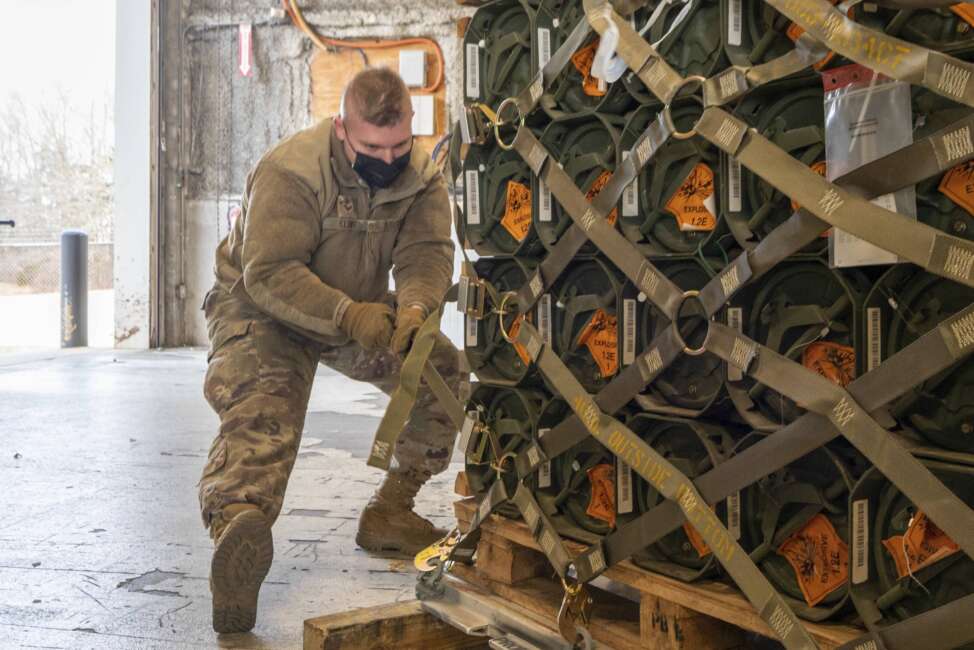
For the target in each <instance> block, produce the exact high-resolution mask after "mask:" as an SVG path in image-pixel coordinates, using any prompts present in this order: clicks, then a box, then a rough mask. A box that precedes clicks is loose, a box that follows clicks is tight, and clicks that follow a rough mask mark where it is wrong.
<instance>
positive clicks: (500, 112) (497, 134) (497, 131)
mask: <svg viewBox="0 0 974 650" xmlns="http://www.w3.org/2000/svg"><path fill="white" fill-rule="evenodd" d="M512 105H513V106H514V108H516V109H517V119H516V120H511V121H510V122H507V121H505V120H504V111H505V110H506V109H507V107H508V106H512ZM515 121H516V122H517V123H518V128H520V127H522V126H524V114H523V113H521V107H520V106H518V105H517V99H515V98H514V97H508V98H507V99H505V100H504V101H502V102H501V105H500V106H498V107H497V119H496V120H494V140H496V141H497V146H498V147H500V148H501V149H503V150H504V151H510V150H511V149H513V148H514V140H511V143H510V144H508V143H506V142H504V139H503V138H501V127H502V126H506V125H508V124H511V123H513V122H515ZM514 137H515V139H517V136H516V135H515V136H514Z"/></svg>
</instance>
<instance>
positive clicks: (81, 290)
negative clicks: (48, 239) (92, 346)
mask: <svg viewBox="0 0 974 650" xmlns="http://www.w3.org/2000/svg"><path fill="white" fill-rule="evenodd" d="M87 345H88V235H86V234H85V233H84V232H83V231H81V230H65V231H64V232H62V233H61V347H62V348H83V347H85V346H87Z"/></svg>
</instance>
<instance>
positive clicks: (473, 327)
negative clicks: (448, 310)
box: [465, 316, 477, 348]
mask: <svg viewBox="0 0 974 650" xmlns="http://www.w3.org/2000/svg"><path fill="white" fill-rule="evenodd" d="M465 318H466V319H467V327H466V330H467V337H466V341H465V342H466V345H467V347H468V348H475V347H477V319H476V318H474V317H473V316H465Z"/></svg>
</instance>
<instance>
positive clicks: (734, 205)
mask: <svg viewBox="0 0 974 650" xmlns="http://www.w3.org/2000/svg"><path fill="white" fill-rule="evenodd" d="M727 177H728V178H727V210H728V211H729V212H740V211H741V210H742V209H743V208H742V205H743V200H744V198H743V197H744V194H743V192H742V190H741V187H742V185H741V163H739V162H738V161H737V159H736V158H733V157H730V156H728V157H727ZM714 214H717V213H716V212H715V213H714Z"/></svg>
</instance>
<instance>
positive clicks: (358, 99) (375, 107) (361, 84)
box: [341, 67, 412, 126]
mask: <svg viewBox="0 0 974 650" xmlns="http://www.w3.org/2000/svg"><path fill="white" fill-rule="evenodd" d="M411 106H412V104H411V102H410V100H409V89H408V88H407V87H406V84H405V82H404V81H403V80H402V77H400V76H399V74H398V73H396V72H394V71H393V70H390V69H389V68H386V67H379V68H366V69H365V70H362V71H361V72H359V73H358V74H356V75H355V76H354V77H352V80H351V81H349V82H348V85H347V86H345V92H344V93H343V94H342V105H341V117H342V119H345V118H346V116H347V115H348V114H349V113H352V114H354V115H355V116H356V117H359V118H361V119H363V120H365V121H366V122H368V123H369V124H372V125H375V126H392V125H393V124H398V123H399V122H401V121H402V120H403V118H405V117H407V110H410V109H411Z"/></svg>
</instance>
